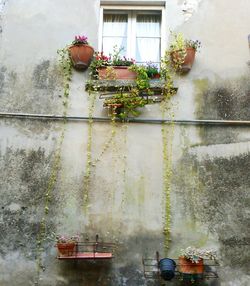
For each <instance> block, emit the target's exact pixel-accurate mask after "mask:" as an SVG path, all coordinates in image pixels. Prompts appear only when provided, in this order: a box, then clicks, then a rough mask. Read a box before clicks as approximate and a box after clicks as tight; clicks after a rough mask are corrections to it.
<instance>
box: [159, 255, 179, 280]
mask: <svg viewBox="0 0 250 286" xmlns="http://www.w3.org/2000/svg"><path fill="white" fill-rule="evenodd" d="M159 268H160V274H161V277H162V279H163V280H165V281H170V280H172V279H173V278H174V277H175V268H176V263H175V261H174V260H173V259H170V258H163V259H161V260H160V261H159Z"/></svg>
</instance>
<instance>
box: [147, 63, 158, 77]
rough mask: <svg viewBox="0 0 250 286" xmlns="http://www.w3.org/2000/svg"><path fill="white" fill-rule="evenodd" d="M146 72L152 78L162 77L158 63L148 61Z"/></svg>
mask: <svg viewBox="0 0 250 286" xmlns="http://www.w3.org/2000/svg"><path fill="white" fill-rule="evenodd" d="M146 72H147V75H148V77H149V78H150V79H159V78H160V77H161V74H160V72H159V69H158V67H157V65H156V64H153V63H151V62H148V63H147V64H146Z"/></svg>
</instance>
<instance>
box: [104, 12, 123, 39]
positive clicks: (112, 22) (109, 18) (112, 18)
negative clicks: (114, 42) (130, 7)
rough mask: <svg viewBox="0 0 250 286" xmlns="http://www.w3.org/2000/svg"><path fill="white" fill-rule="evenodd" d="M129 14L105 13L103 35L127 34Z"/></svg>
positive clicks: (121, 35)
mask: <svg viewBox="0 0 250 286" xmlns="http://www.w3.org/2000/svg"><path fill="white" fill-rule="evenodd" d="M127 26H128V15H127V14H104V16H103V36H113V37H114V36H120V37H124V36H127Z"/></svg>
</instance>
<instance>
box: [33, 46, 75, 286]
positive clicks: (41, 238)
mask: <svg viewBox="0 0 250 286" xmlns="http://www.w3.org/2000/svg"><path fill="white" fill-rule="evenodd" d="M58 54H59V57H60V59H59V64H60V69H61V71H62V76H63V102H62V103H63V115H64V116H65V117H66V115H67V110H68V99H69V89H70V81H71V76H72V64H71V62H70V59H69V56H68V50H67V49H66V48H65V49H61V50H58ZM65 130H66V118H64V121H63V127H62V131H61V135H60V138H59V141H58V144H57V148H56V151H55V156H54V161H53V164H52V168H51V173H50V177H49V181H48V185H47V189H46V191H45V197H44V200H45V202H44V216H43V217H42V219H41V221H40V225H39V232H38V234H37V238H36V264H37V284H38V283H39V279H40V271H41V269H42V270H44V266H43V263H42V252H43V251H44V247H43V245H44V243H45V242H46V240H47V234H46V222H47V216H48V214H49V209H50V202H51V193H52V191H53V190H54V187H55V184H56V181H57V177H58V171H59V168H60V164H61V149H62V144H63V140H64V135H65Z"/></svg>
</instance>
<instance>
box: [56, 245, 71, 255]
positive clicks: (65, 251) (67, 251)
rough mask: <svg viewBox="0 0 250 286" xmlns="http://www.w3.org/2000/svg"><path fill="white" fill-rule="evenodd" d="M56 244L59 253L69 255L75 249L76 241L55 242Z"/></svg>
mask: <svg viewBox="0 0 250 286" xmlns="http://www.w3.org/2000/svg"><path fill="white" fill-rule="evenodd" d="M56 246H57V249H58V251H59V253H60V255H64V256H71V255H73V253H74V251H75V247H76V243H74V242H71V243H57V245H56Z"/></svg>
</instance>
